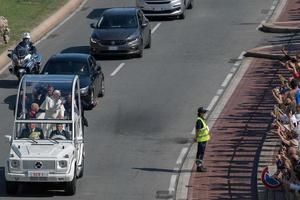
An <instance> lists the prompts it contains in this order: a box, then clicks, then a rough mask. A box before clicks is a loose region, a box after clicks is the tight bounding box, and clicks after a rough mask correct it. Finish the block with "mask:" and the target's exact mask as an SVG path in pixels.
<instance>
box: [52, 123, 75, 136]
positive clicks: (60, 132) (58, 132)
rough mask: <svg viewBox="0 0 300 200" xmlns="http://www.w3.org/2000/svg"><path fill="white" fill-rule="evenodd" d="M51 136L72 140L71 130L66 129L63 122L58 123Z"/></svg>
mask: <svg viewBox="0 0 300 200" xmlns="http://www.w3.org/2000/svg"><path fill="white" fill-rule="evenodd" d="M49 138H51V139H62V140H65V139H67V140H70V139H71V134H70V133H69V131H65V130H64V126H63V124H56V130H54V131H52V132H51V133H50V136H49Z"/></svg>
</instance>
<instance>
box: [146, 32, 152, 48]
mask: <svg viewBox="0 0 300 200" xmlns="http://www.w3.org/2000/svg"><path fill="white" fill-rule="evenodd" d="M150 48H151V31H150V33H149V42H148V44H147V46H146V49H150Z"/></svg>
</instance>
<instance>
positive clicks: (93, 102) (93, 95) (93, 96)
mask: <svg viewBox="0 0 300 200" xmlns="http://www.w3.org/2000/svg"><path fill="white" fill-rule="evenodd" d="M94 105H95V93H94V90H92V91H91V93H90V107H94Z"/></svg>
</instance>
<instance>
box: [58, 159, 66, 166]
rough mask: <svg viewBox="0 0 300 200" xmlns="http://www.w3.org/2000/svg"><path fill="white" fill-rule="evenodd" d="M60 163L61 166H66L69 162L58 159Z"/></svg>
mask: <svg viewBox="0 0 300 200" xmlns="http://www.w3.org/2000/svg"><path fill="white" fill-rule="evenodd" d="M58 165H59V167H60V168H66V167H67V166H68V162H67V161H66V160H60V161H58Z"/></svg>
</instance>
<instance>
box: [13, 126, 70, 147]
mask: <svg viewBox="0 0 300 200" xmlns="http://www.w3.org/2000/svg"><path fill="white" fill-rule="evenodd" d="M15 131H16V134H15V139H28V140H31V141H33V142H36V140H49V139H50V140H54V141H56V140H72V138H73V136H72V123H42V122H41V123H16V126H15Z"/></svg>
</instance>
